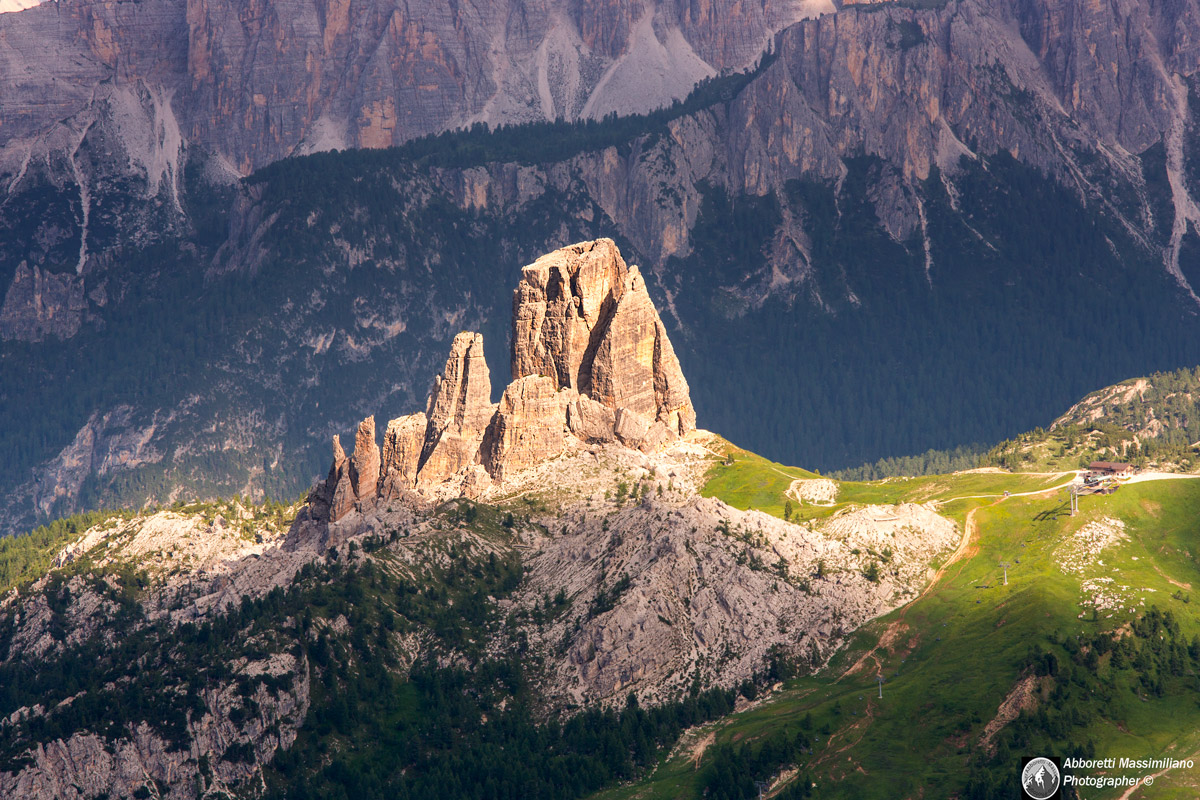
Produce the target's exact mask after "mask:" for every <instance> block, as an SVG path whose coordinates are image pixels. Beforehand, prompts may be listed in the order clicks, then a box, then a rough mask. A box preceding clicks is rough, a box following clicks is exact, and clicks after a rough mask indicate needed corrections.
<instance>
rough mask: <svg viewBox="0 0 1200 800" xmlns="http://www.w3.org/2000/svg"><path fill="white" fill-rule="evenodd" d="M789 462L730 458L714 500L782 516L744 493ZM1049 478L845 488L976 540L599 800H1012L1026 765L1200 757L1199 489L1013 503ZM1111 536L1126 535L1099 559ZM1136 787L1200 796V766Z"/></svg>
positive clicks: (1057, 494) (1171, 487)
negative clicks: (827, 651)
mask: <svg viewBox="0 0 1200 800" xmlns="http://www.w3.org/2000/svg"><path fill="white" fill-rule="evenodd" d="M775 467H776V465H769V464H767V463H766V462H762V461H756V460H755V459H754V458H753V457H751V456H749V454H742V453H735V454H734V463H733V465H732V466H723V467H719V468H718V469H716V470H714V473H713V474H712V476H711V480H710V481H709V484H708V487H707V491H709V492H710V493H712V494H715V495H716V496H719V497H722V498H723V499H726V500H727V501H729V502H732V503H734V504H745V503H746V501H747V499H748V498H751V497H753V498H754V499H755V501H756V507H761V508H763V509H764V510H767V511H772V510H773V509H774V508H775V507H777V506H778V503H770V502H764V501H763V500H762V496H761V495H760V494H755V493H754V492H753V491H752V490H751V489H749V488H748V487H750V486H752V485H753V484H754V477H753V476H754V475H756V474H757V475H762V474H764V473H765V472H770V471H772V470H774V469H775ZM782 471H785V472H786V471H787V470H786V468H784V469H783V470H782ZM795 474H797V475H799V474H800V473H799V471H796V472H795ZM1055 483H1056V480H1055V479H1054V478H1053V477H1048V476H1044V475H1020V474H1016V475H1007V474H999V473H991V474H988V473H983V474H979V473H974V474H963V475H952V476H936V477H931V478H922V479H916V480H907V481H888V482H881V483H876V484H859V485H855V484H843V485H842V486H841V488H842V494H841V495H840V497H839V505H844V504H849V503H852V502H880V501H885V500H886V501H889V502H894V501H896V500H900V499H935V498H936V499H938V500H939V501H940V502H942V503H943V504H944V505H943V512H944V513H947V514H948V515H950V516H952V517H956V518H958V519H961V520H962V521H963V522H965V523H966V525H965V529H966V530H967V531H968V533H969V540H967V541H965V542H964V546H963V547H962V548H960V550H959V552H958V553H956V557H954V558H951V559H950V561H949V562H948V563H947V564H945V565H944V566H943V567H942V568H941V569H940V570H939V571H938V573H937V575H936V578H935V579H934V582H933V584H932V585H931V587H930V588H929V590H928V591H926V592H925V594H923V595H922V596H921V597H920V598H919V599H918V600H916V601H915V602H913V603H911V604H909V605H908V606H905V607H904V608H901V609H899V610H897V611H895V612H893V613H892V614H889V615H887V616H885V617H882V618H880V619H878V620H876V621H874V622H872V623H871V624H870V625H868V626H866V627H865V628H863V629H862V630H861V631H860V632H859V634H858V635H857V637H856V639H855V640H854V642H853V643H852V644H851V645H850V646H849V647H848V648H846V649H845V650H844V651H843V652H841V653H839V654H837V656H836V657H835V658H833V660H832V661H831V662H830V663H829V664H828V665H827V666H826V667H825V668H824V669H823V670H821V671H820V672H819V673H818V674H816V675H813V676H811V677H804V678H798V679H795V680H792V681H789V682H788V684H787V685H786V687H784V688H782V690H781V691H779V692H778V693H776V694H773V695H772V696H771V697H770V698H769V699H767V700H766V701H764V702H762V703H761V704H759V705H757V706H755V707H753V708H751V709H749V710H746V711H743V712H741V713H738V714H735V715H733V716H732V717H730V718H728V719H726V720H722V721H720V722H719V723H717V724H715V725H711V726H706V727H705V728H703V729H701V730H699V731H695V732H692V733H691V734H690V735H689V737H688V739H687V740H686V741H685V743H684V745H683V746H682V747H681V748H680V749H679V750H677V752H676V753H675V754H673V755H672V757H671V758H669V759H666V760H665V761H664V762H662V763H661V764H660V766H659V767H658V769H657V770H656V771H655V772H654V773H653V775H652V776H651V777H650V778H649V779H647V780H645V781H643V782H641V783H638V784H635V785H631V786H625V787H621V788H619V789H615V790H612V791H609V792H606V793H603V794H601V795H598V796H599V797H604V798H693V797H695V798H699V797H704V796H707V797H710V798H713V797H730V798H732V797H746V798H749V797H756V796H757V789H756V788H755V784H754V781H755V780H766V781H773V782H774V788H773V789H772V790H771V796H778V797H803V796H809V795H810V794H811V796H816V797H822V798H827V797H829V798H876V797H877V798H899V797H924V798H935V797H960V798H993V797H995V798H999V797H1005V798H1007V797H1012V796H1015V793H1016V792H1017V783H1016V781H1017V774H1018V771H1019V768H1020V758H1021V756H1022V755H1037V754H1041V755H1059V756H1064V757H1065V756H1071V755H1077V756H1088V757H1091V756H1094V757H1107V756H1114V757H1122V756H1128V757H1132V758H1140V757H1147V758H1149V757H1153V758H1162V757H1166V756H1171V757H1176V758H1189V757H1195V758H1197V759H1200V733H1198V731H1200V679H1198V678H1197V674H1198V673H1200V638H1198V634H1200V614H1198V613H1197V607H1196V605H1195V604H1193V603H1192V602H1191V599H1192V594H1193V587H1195V586H1200V565H1198V563H1197V560H1196V554H1197V550H1198V548H1200V518H1197V515H1196V513H1195V509H1196V508H1198V507H1200V480H1162V481H1153V482H1146V483H1140V484H1136V485H1128V486H1124V487H1122V488H1121V489H1120V490H1119V491H1118V492H1117V493H1116V494H1114V495H1111V496H1107V497H1100V496H1096V497H1085V498H1082V500H1081V509H1080V513H1079V514H1078V515H1077V516H1071V515H1070V513H1069V505H1068V502H1067V498H1066V495H1065V493H1064V492H1062V491H1048V492H1045V493H1043V494H1036V495H1031V496H1020V497H1017V496H1013V497H1008V498H1005V497H1003V494H1002V493H1003V491H1004V490H1008V491H1012V492H1014V493H1016V492H1018V491H1030V490H1033V489H1037V488H1042V487H1045V486H1047V485H1054V484H1055ZM772 485H773V487H775V488H778V486H779V482H778V481H775V482H774V483H773V484H772ZM763 491H767V490H763ZM997 492H999V493H1000V494H1001V496H1000V497H994V496H993V497H974V495H979V494H993V495H994V494H996V493H997ZM955 498H963V499H955ZM836 510H837V509H836V507H826V508H825V509H822V511H823V513H833V512H834V511H836ZM1122 525H1123V528H1122ZM1105 529H1107V530H1109V531H1114V530H1115V531H1116V532H1117V533H1116V534H1115V535H1116V537H1117V538H1116V540H1115V541H1113V542H1111V543H1110V544H1109V545H1108V546H1106V547H1104V548H1103V549H1102V550H1100V551H1098V552H1093V553H1090V554H1088V553H1087V547H1088V546H1087V545H1086V541H1092V542H1093V543H1094V542H1095V541H1096V533H1095V532H1096V531H1097V530H1105ZM1002 564H1007V565H1008V574H1007V584H1005V578H1004V568H1003V567H1002V566H1001V565H1002ZM879 676H882V677H883V678H884V683H883V688H882V691H883V698H882V699H880V698H879V696H878V695H879V684H878V683H877V677H879ZM1006 698H1009V708H1010V710H1011V712H1012V713H1011V714H1010V715H1008V716H1009V717H1011V719H1010V720H1009V721H1007V724H1000V723H1001V722H1004V721H1005V717H1004V715H1000V714H999V709H1000V708H1001V705H1002V703H1004V702H1005V700H1006ZM1019 698H1025V699H1024V700H1023V701H1022V700H1020V699H1019ZM698 754H699V755H698ZM1081 774H1094V773H1088V772H1086V771H1081ZM1109 774H1110V775H1114V776H1117V777H1119V776H1122V775H1126V774H1129V775H1135V774H1138V775H1140V774H1145V771H1143V772H1141V773H1138V772H1136V771H1128V770H1126V771H1122V770H1110V772H1109ZM809 784H815V789H813V788H812V787H811V786H810V785H809ZM1121 791H1123V790H1121ZM1121 791H1117V790H1113V789H1104V790H1095V789H1089V790H1087V791H1086V792H1085V793H1084V795H1083V796H1086V797H1089V798H1091V797H1097V798H1108V797H1118V796H1120V794H1121ZM1138 791H1139V794H1137V795H1136V796H1137V797H1147V798H1182V797H1189V798H1190V797H1195V796H1197V792H1198V791H1200V771H1197V770H1191V771H1188V770H1176V771H1168V772H1166V773H1164V774H1162V775H1160V776H1158V779H1157V780H1156V781H1155V783H1154V786H1153V787H1146V788H1142V789H1139V790H1138Z"/></svg>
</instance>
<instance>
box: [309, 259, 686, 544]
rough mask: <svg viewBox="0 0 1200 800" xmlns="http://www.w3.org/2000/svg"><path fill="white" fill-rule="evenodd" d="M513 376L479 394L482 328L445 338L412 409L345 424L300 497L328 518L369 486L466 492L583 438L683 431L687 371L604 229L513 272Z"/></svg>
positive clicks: (375, 491) (371, 491)
mask: <svg viewBox="0 0 1200 800" xmlns="http://www.w3.org/2000/svg"><path fill="white" fill-rule="evenodd" d="M512 341H513V352H512V366H513V381H512V383H510V384H509V385H508V386H507V388H506V389H505V390H504V393H503V395H502V397H501V399H500V402H499V404H493V403H492V402H491V391H492V384H491V372H490V371H489V369H488V365H487V361H486V360H485V359H484V355H483V337H482V336H481V335H479V334H477V333H472V332H469V331H464V332H463V333H460V334H458V336H456V337H454V342H453V344H452V345H451V346H450V354H449V356H448V357H447V359H446V365H445V368H444V369H443V370H442V374H441V375H438V376H437V377H436V378H435V379H434V382H433V389H432V390H431V391H430V394H429V401H428V404H427V407H426V410H425V411H424V412H417V413H415V414H409V415H407V416H404V417H400V418H397V419H394V420H392V421H391V422H389V423H388V426H387V431H386V433H385V434H384V444H383V451H382V454H381V452H380V450H379V446H378V444H377V443H376V437H375V419H374V417H368V418H367V419H365V420H363V422H362V424H360V425H359V427H358V432H357V434H356V436H355V444H354V453H353V454H352V455H351V456H350V457H349V458H347V457H346V455H345V453H344V452H342V449H341V445H340V443H339V442H338V440H337V438H336V437H335V439H334V453H333V465H332V466H331V467H330V471H329V477H328V478H327V479H326V480H325V481H324V482H323V483H322V484H319V485H318V486H317V487H316V488H315V489H314V490H313V492H312V493H311V494H310V497H309V505H310V510H311V514H312V516H313V518H314V519H318V520H326V521H331V522H336V521H337V520H339V519H341V518H342V517H344V516H345V515H346V514H348V513H349V512H350V511H351V510H352V509H354V508H355V507H356V504H357V505H358V506H362V505H363V504H364V503H366V504H370V503H372V502H374V500H375V499H376V498H377V497H380V498H383V499H385V500H390V499H396V498H402V497H404V496H406V495H407V494H408V493H410V492H414V493H416V495H417V496H424V497H442V496H456V495H463V496H467V497H478V496H480V495H481V494H482V493H484V492H486V491H487V490H488V489H489V488H490V487H492V486H493V484H495V485H496V486H497V487H502V486H503V485H504V484H505V483H506V482H507V481H508V480H509V479H510V478H511V477H512V476H513V475H515V474H520V473H523V472H525V471H527V470H529V469H532V468H535V467H537V466H538V465H539V464H541V463H543V462H545V461H546V460H548V459H553V458H556V457H558V456H559V455H562V454H563V453H564V452H566V451H568V450H570V449H572V448H578V447H580V446H583V445H586V444H594V443H608V442H619V443H621V444H623V445H625V446H626V447H629V448H631V449H635V450H642V451H647V452H648V451H652V450H656V449H658V448H660V447H662V446H664V445H666V444H669V443H671V442H673V441H676V440H678V439H679V438H680V437H681V436H686V435H687V434H688V433H690V432H692V431H694V430H695V429H696V412H695V411H694V410H693V408H692V403H691V398H690V396H689V394H688V385H687V381H686V380H685V379H684V377H683V372H682V370H681V369H680V367H679V361H678V360H677V359H676V358H675V351H674V350H673V349H672V347H671V342H670V340H669V339H668V338H667V334H666V330H665V329H664V328H663V324H662V320H661V319H659V316H658V312H657V311H656V310H655V308H654V303H653V302H652V301H651V300H650V296H649V294H647V292H646V284H645V281H643V280H642V277H641V273H640V272H639V271H638V268H637V267H630V266H628V265H626V263H625V261H624V259H622V258H621V253H620V251H619V250H618V249H617V246H616V245H615V244H614V243H613V242H612V240H610V239H597V240H595V241H592V242H582V243H580V244H575V245H571V246H569V247H564V248H562V249H561V250H556V251H555V252H553V253H550V254H548V255H546V256H543V257H542V258H539V259H538V260H537V261H535V262H534V263H533V264H530V265H529V266H527V267H525V268H524V270H522V277H521V282H520V285H519V286H518V287H517V289H516V291H515V292H514V293H513V334H512Z"/></svg>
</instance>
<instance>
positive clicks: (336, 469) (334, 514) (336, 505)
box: [325, 436, 355, 522]
mask: <svg viewBox="0 0 1200 800" xmlns="http://www.w3.org/2000/svg"><path fill="white" fill-rule="evenodd" d="M325 485H326V486H327V487H328V494H329V498H330V500H329V510H328V514H327V516H326V519H328V520H329V521H330V522H337V521H338V520H339V519H341V518H342V517H344V516H346V514H347V513H349V512H350V509H352V508H354V499H355V498H354V486H353V485H352V484H351V482H350V460H349V459H348V458H346V451H345V450H343V449H342V442H341V439H339V438H338V437H337V436H334V437H333V466H332V467H331V468H330V470H329V477H328V478H327V479H326V481H325Z"/></svg>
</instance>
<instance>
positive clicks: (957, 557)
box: [837, 472, 1075, 681]
mask: <svg viewBox="0 0 1200 800" xmlns="http://www.w3.org/2000/svg"><path fill="white" fill-rule="evenodd" d="M1054 474H1056V475H1065V474H1069V475H1071V476H1072V478H1071V480H1070V481H1067V482H1066V483H1061V484H1059V485H1057V486H1051V487H1048V488H1046V489H1036V490H1034V491H1031V492H1017V493H1015V494H1008V495H1003V494H1001V495H995V494H991V495H968V496H966V497H952V498H949V499H947V500H939V501H938V502H939V503H950V502H953V501H955V500H976V499H988V498H995V501H994V502H992V503H989V504H988V505H986V506H979V507H977V508H972V509H971V510H970V511H968V512H967V518H966V521H965V524H964V525H963V535H962V538H961V539H960V540H959V542H958V547H956V548H955V549H954V552H953V553H951V554H950V557H949V558H947V559H946V561H945V562H944V563H943V564H942V565H941V566H940V567H938V568H937V570H936V571H935V572H934V573H933V576H932V577H931V578H930V579H929V582H928V583H926V584H925V588H924V589H922V590H921V593H920V594H918V595H917V596H916V597H914V598H913V599H912V600H910V601H909V602H907V603H905V604H904V607H903V608H901V609H900V615H899V616H898V617H897V618H896V619H895V620H894V621H893V622H892V623H891V624H889V625H888V627H887V629H886V630H885V631H884V632H883V635H882V636H880V637H879V642H878V643H877V644H876V645H875V646H874V647H872V648H871V649H870V650H868V651H867V652H866V653H864V654H863V656H862V658H860V659H858V661H856V662H855V663H854V664H853V665H852V666H851V667H850V668H849V669H847V670H846V671H845V672H843V673H842V674H841V675H839V676H838V678H837V680H839V681H840V680H841V679H842V678H844V677H846V676H847V675H852V674H854V673H856V672H858V670H859V669H861V668H862V667H863V666H864V665H865V663H866V662H867V661H868V660H871V661H873V662H874V663H875V669H876V672H877V673H878V674H882V672H883V665H882V664H881V663H880V661H879V658H878V657H877V656H876V655H875V654H876V652H878V650H879V648H880V647H885V648H886V647H888V646H889V645H890V644H891V643H892V642H894V641H895V639H896V637H897V636H898V635H899V634H900V633H902V632H903V631H906V630H908V625H907V623H905V622H904V617H905V616H906V615H907V614H908V610H909V609H910V608H912V606H913V604H914V603H916V602H917V601H918V600H920V599H921V598H923V597H925V595H927V594H929V593H930V592H932V591H933V590H934V588H935V587H936V586H937V585H938V584H939V583H940V582H941V580H942V576H944V575H945V574H946V570H947V569H949V568H950V567H951V566H952V565H954V564H956V563H958V562H959V561H963V560H964V557H965V560H970V559H971V558H973V557H974V556H975V555H976V554H977V553H978V552H979V544H978V541H977V538H978V537H976V535H975V534H976V531H977V529H978V525H977V524H976V522H975V513H976V512H977V511H979V509H980V508H988V507H990V506H994V505H996V504H997V503H1003V502H1004V501H1005V500H1007V499H1009V498H1010V497H1031V496H1034V495H1041V494H1049V493H1051V492H1057V491H1059V490H1060V489H1064V488H1066V487H1067V486H1070V485H1071V483H1072V481H1074V479H1075V473H1062V472H1060V473H1054ZM965 566H966V564H965V563H963V564H962V565H960V566H959V569H958V572H962V570H963V567H965ZM955 574H958V573H955Z"/></svg>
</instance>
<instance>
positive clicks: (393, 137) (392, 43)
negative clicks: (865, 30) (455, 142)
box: [0, 0, 833, 173]
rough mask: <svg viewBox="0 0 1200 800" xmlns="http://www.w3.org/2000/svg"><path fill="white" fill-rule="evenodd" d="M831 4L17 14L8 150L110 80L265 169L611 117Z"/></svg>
mask: <svg viewBox="0 0 1200 800" xmlns="http://www.w3.org/2000/svg"><path fill="white" fill-rule="evenodd" d="M832 8H833V6H832V3H831V2H830V0H789V1H788V2H784V3H771V2H763V0H756V1H755V2H750V3H741V2H733V1H732V0H718V2H710V3H704V4H703V5H702V6H701V7H700V8H697V7H696V6H695V5H694V4H690V3H686V2H682V1H681V0H650V1H648V2H639V3H624V2H616V1H615V0H606V1H605V2H595V3H585V4H580V3H573V2H566V1H565V0H489V2H483V3H476V4H472V5H470V6H467V7H462V8H460V7H458V6H454V5H451V6H447V5H445V4H443V3H437V2H412V3H404V4H399V5H397V4H395V3H389V2H382V1H381V0H367V1H366V2H350V0H332V2H322V3H306V2H301V1H300V0H259V1H258V2H253V3H250V4H249V5H247V4H246V3H243V2H233V0H155V1H154V2H147V3H123V2H115V1H114V0H100V1H99V2H94V1H91V0H89V2H71V1H67V2H55V3H46V4H44V5H42V6H39V7H35V8H31V9H28V10H26V11H22V12H20V13H11V14H0V61H2V62H3V63H5V64H11V65H13V68H12V69H8V70H6V71H5V73H4V74H3V75H0V119H2V120H4V125H3V126H0V145H3V144H4V143H6V142H9V141H12V140H13V139H14V137H16V138H19V139H26V138H30V137H36V136H38V135H39V134H42V133H44V131H45V130H46V129H47V127H49V126H53V125H55V124H56V123H57V122H58V121H59V120H62V119H65V118H68V117H71V116H72V115H74V114H76V113H78V112H79V111H80V110H81V109H83V108H85V107H87V106H88V105H89V103H91V102H93V100H94V98H95V94H96V90H97V89H98V88H100V87H103V86H104V85H106V84H119V85H120V84H123V85H136V84H138V83H142V84H144V85H146V86H147V87H149V88H150V89H151V90H152V91H156V92H161V93H162V94H163V95H164V96H165V97H167V98H169V102H170V103H171V104H172V105H173V106H174V108H175V110H176V112H177V113H178V114H179V115H180V117H181V118H182V121H183V130H184V131H185V134H186V139H187V141H188V142H190V143H191V144H193V145H196V146H199V147H201V148H204V149H206V150H211V151H213V152H215V153H218V154H220V156H221V157H222V158H223V159H225V160H226V161H227V163H228V164H230V165H232V166H233V167H234V168H236V169H237V170H239V171H241V172H243V173H248V172H249V171H251V170H252V169H254V168H257V167H260V166H263V165H265V164H267V163H270V162H271V161H274V160H276V159H279V158H281V157H284V156H287V155H291V154H296V153H306V152H313V151H317V150H328V149H330V148H335V147H336V148H346V147H386V146H390V145H395V144H399V143H400V142H403V141H406V140H408V139H411V138H413V137H415V136H420V135H423V134H427V133H433V132H437V131H440V130H445V129H447V128H451V127H456V126H459V125H462V124H464V123H471V122H474V121H485V122H489V123H492V124H500V123H505V122H509V123H511V122H520V121H529V120H544V119H550V120H553V119H556V118H565V119H577V118H587V117H596V118H598V117H602V116H604V115H605V114H608V113H610V112H618V113H630V112H637V111H645V110H648V109H650V108H654V107H657V106H660V105H664V104H669V103H670V102H671V101H672V100H674V99H676V98H679V97H682V96H684V95H686V94H687V92H688V91H689V90H690V89H691V88H692V86H693V85H694V84H695V83H696V82H697V81H699V80H701V79H703V78H705V77H709V76H711V75H713V74H715V73H717V72H719V71H721V70H725V69H744V68H745V67H747V66H748V65H750V64H751V63H752V62H753V61H754V59H755V58H757V56H758V55H759V54H760V53H761V52H762V51H763V50H764V49H765V47H766V46H767V44H768V42H769V40H770V37H771V36H772V35H773V34H774V33H775V32H777V31H779V30H780V29H782V28H783V27H785V26H787V25H789V24H791V23H793V22H795V21H796V20H798V19H802V18H803V17H805V16H808V15H811V14H815V13H820V12H824V11H831V10H832Z"/></svg>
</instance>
